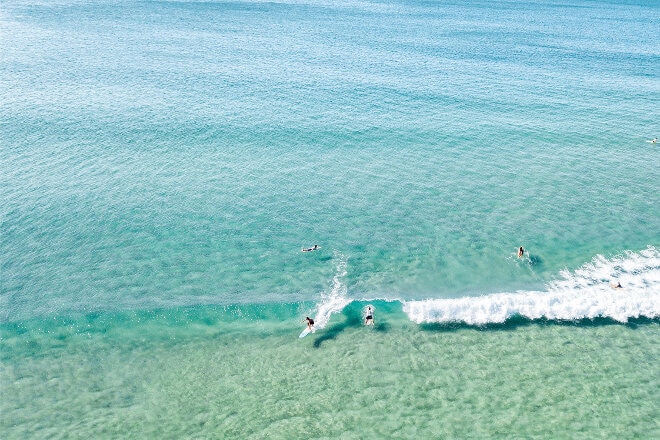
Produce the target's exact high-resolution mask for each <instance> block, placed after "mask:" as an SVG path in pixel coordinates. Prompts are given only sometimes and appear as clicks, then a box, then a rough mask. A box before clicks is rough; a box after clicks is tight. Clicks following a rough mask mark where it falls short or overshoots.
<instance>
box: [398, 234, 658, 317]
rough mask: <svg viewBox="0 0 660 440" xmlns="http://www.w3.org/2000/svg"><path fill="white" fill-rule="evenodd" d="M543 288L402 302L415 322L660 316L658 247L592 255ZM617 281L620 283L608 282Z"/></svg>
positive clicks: (404, 308) (563, 272)
mask: <svg viewBox="0 0 660 440" xmlns="http://www.w3.org/2000/svg"><path fill="white" fill-rule="evenodd" d="M560 275H561V277H562V278H561V279H559V280H557V281H554V282H552V283H550V284H549V285H548V289H547V291H518V292H515V293H497V294H492V295H487V296H481V297H466V298H456V299H430V300H426V301H407V302H404V305H403V310H404V312H405V313H406V314H407V315H408V317H409V318H410V319H411V320H412V321H414V322H416V323H449V322H464V323H466V324H470V325H485V324H491V323H502V322H504V321H506V320H507V319H509V318H511V317H514V316H523V317H526V318H529V319H540V318H546V319H551V320H578V319H585V318H587V319H593V318H598V317H604V318H610V319H614V320H616V321H619V322H627V321H628V320H629V319H631V318H638V317H647V318H658V317H660V252H658V250H656V249H655V248H654V247H650V246H649V247H648V248H647V249H645V250H643V251H641V252H639V253H634V252H630V251H628V252H626V253H625V254H624V255H621V256H617V257H614V258H611V259H607V258H605V257H603V256H602V255H598V256H596V257H595V258H594V259H593V260H592V261H591V262H590V263H588V264H585V265H584V266H582V267H580V268H579V269H577V270H575V271H574V272H570V271H568V270H566V271H562V272H561V273H560ZM616 282H620V283H621V285H622V286H623V288H622V289H613V288H612V287H611V285H610V284H612V283H616Z"/></svg>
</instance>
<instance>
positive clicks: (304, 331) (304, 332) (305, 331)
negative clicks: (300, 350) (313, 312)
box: [298, 326, 316, 338]
mask: <svg viewBox="0 0 660 440" xmlns="http://www.w3.org/2000/svg"><path fill="white" fill-rule="evenodd" d="M315 331H316V329H315V328H314V326H312V330H310V329H309V327H307V328H306V329H305V330H303V331H302V333H300V336H298V337H299V338H304V337H305V336H307V335H308V334H310V333H314V332H315Z"/></svg>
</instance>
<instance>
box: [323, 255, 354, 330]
mask: <svg viewBox="0 0 660 440" xmlns="http://www.w3.org/2000/svg"><path fill="white" fill-rule="evenodd" d="M332 261H333V263H334V264H335V268H336V269H335V275H334V276H333V277H332V283H331V285H330V287H329V290H328V291H326V292H324V293H322V294H321V302H320V303H319V305H318V306H317V313H316V317H315V318H314V322H315V326H316V327H317V328H323V327H325V325H326V324H327V323H328V321H329V320H330V315H332V314H333V313H336V312H340V311H341V310H342V309H343V308H344V307H346V306H347V305H348V304H349V303H350V302H351V300H350V299H349V298H348V289H347V286H346V281H345V277H346V274H347V264H348V257H346V256H345V255H344V254H342V253H341V252H339V251H337V250H335V251H334V255H333V258H332Z"/></svg>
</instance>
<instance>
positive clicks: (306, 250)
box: [302, 244, 319, 252]
mask: <svg viewBox="0 0 660 440" xmlns="http://www.w3.org/2000/svg"><path fill="white" fill-rule="evenodd" d="M318 248H319V245H318V244H315V245H314V247H311V248H307V249H303V250H302V251H303V252H312V251H315V250H317V249H318Z"/></svg>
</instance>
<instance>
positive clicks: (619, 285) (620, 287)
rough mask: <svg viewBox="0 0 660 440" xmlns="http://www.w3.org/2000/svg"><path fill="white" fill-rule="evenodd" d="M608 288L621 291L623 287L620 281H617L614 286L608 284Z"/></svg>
mask: <svg viewBox="0 0 660 440" xmlns="http://www.w3.org/2000/svg"><path fill="white" fill-rule="evenodd" d="M610 286H611V287H612V289H623V286H622V285H621V281H617V283H616V284H614V283H612V284H610Z"/></svg>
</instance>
